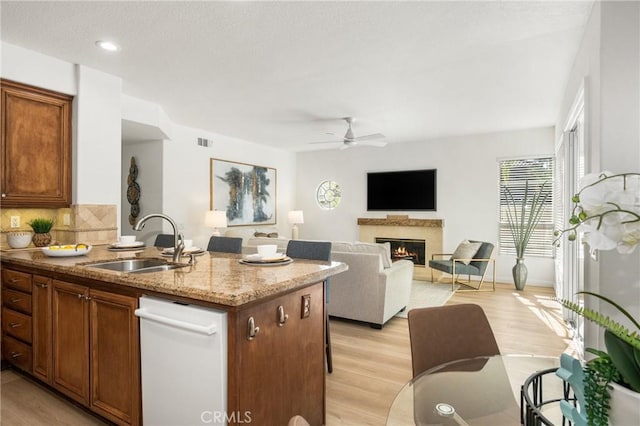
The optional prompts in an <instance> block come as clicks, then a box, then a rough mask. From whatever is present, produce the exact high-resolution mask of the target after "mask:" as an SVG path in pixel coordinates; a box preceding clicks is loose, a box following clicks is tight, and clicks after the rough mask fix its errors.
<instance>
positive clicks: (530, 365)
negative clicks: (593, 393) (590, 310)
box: [387, 355, 562, 426]
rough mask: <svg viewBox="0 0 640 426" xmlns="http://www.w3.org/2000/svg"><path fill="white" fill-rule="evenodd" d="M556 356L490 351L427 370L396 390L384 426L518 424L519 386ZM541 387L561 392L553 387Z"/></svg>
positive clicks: (555, 360) (553, 362)
mask: <svg viewBox="0 0 640 426" xmlns="http://www.w3.org/2000/svg"><path fill="white" fill-rule="evenodd" d="M558 364H559V358H554V357H542V356H533V355H496V356H490V357H478V358H472V359H467V360H460V361H454V362H450V363H447V364H443V365H441V366H438V367H435V368H433V369H431V370H427V371H425V372H424V373H422V374H420V375H419V376H417V377H415V378H414V379H413V380H411V381H410V382H408V383H407V384H406V385H405V386H404V387H403V388H402V390H401V391H400V392H399V393H398V395H397V396H396V398H395V400H394V401H393V404H392V405H391V408H390V410H389V415H388V417H387V426H404V425H414V424H415V425H467V424H468V425H492V426H494V425H519V424H520V387H521V386H522V384H523V383H524V381H525V380H526V379H527V377H529V376H530V375H531V374H533V373H535V372H536V371H541V370H545V369H548V368H552V367H557V366H558ZM545 392H553V393H558V395H562V381H561V380H558V381H557V389H549V390H548V389H545Z"/></svg>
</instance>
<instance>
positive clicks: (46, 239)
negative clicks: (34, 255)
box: [32, 232, 51, 247]
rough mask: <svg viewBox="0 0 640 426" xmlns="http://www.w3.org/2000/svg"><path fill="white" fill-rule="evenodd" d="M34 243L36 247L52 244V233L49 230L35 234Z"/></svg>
mask: <svg viewBox="0 0 640 426" xmlns="http://www.w3.org/2000/svg"><path fill="white" fill-rule="evenodd" d="M32 241H33V245H34V246H36V247H46V246H48V245H49V244H51V234H50V233H48V232H45V233H42V234H33V240H32Z"/></svg>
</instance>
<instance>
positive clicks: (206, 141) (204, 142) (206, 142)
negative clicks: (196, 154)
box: [198, 138, 213, 148]
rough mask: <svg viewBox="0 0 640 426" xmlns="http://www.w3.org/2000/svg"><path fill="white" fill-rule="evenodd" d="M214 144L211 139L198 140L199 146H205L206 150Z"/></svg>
mask: <svg viewBox="0 0 640 426" xmlns="http://www.w3.org/2000/svg"><path fill="white" fill-rule="evenodd" d="M212 143H213V142H212V141H211V140H210V139H205V138H198V146H203V147H205V148H208V147H210V146H211V144H212Z"/></svg>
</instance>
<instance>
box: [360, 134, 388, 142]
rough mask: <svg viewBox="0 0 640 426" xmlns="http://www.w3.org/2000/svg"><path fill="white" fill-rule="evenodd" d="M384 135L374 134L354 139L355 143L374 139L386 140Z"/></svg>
mask: <svg viewBox="0 0 640 426" xmlns="http://www.w3.org/2000/svg"><path fill="white" fill-rule="evenodd" d="M384 137H385V136H384V135H383V134H382V133H373V134H371V135H364V136H358V137H356V138H354V139H353V140H355V141H358V142H359V141H370V140H374V139H384Z"/></svg>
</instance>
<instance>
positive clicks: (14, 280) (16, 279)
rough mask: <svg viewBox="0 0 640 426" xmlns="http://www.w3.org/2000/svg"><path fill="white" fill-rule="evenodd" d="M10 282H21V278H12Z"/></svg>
mask: <svg viewBox="0 0 640 426" xmlns="http://www.w3.org/2000/svg"><path fill="white" fill-rule="evenodd" d="M9 282H10V283H11V284H15V283H19V282H20V278H11V279H10V280H9Z"/></svg>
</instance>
